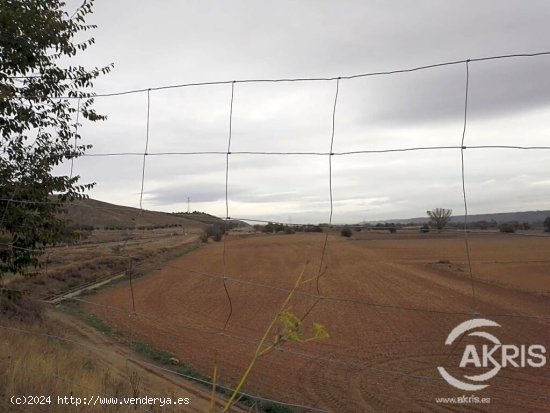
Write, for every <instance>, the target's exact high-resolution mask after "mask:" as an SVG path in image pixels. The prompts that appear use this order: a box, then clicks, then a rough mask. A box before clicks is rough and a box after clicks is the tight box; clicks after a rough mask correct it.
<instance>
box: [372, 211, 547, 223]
mask: <svg viewBox="0 0 550 413" xmlns="http://www.w3.org/2000/svg"><path fill="white" fill-rule="evenodd" d="M549 216H550V210H545V211H524V212H496V213H491V214H472V215H468V221H470V222H474V221H488V222H490V221H493V220H494V221H496V222H497V223H499V224H500V223H502V222H510V221H518V222H528V223H530V224H537V223H539V224H540V223H542V222H544V220H545V219H546V217H549ZM428 221H429V218H428V216H426V217H418V218H409V219H386V220H384V221H374V222H375V223H376V222H395V223H400V224H406V223H413V224H423V223H426V222H428ZM451 222H464V215H453V216H452V217H451Z"/></svg>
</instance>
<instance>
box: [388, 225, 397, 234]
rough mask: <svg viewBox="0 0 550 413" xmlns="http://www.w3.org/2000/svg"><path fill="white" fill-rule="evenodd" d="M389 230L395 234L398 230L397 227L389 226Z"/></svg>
mask: <svg viewBox="0 0 550 413" xmlns="http://www.w3.org/2000/svg"><path fill="white" fill-rule="evenodd" d="M388 231H390V234H395V233H396V232H397V228H396V227H389V228H388Z"/></svg>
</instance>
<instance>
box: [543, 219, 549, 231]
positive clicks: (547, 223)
mask: <svg viewBox="0 0 550 413" xmlns="http://www.w3.org/2000/svg"><path fill="white" fill-rule="evenodd" d="M544 231H546V232H550V217H546V219H545V220H544Z"/></svg>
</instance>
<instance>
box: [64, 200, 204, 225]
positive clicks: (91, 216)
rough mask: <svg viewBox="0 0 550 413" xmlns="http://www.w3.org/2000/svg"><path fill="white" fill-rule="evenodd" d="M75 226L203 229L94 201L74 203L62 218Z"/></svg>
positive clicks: (181, 219) (178, 218) (174, 218)
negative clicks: (177, 226)
mask: <svg viewBox="0 0 550 413" xmlns="http://www.w3.org/2000/svg"><path fill="white" fill-rule="evenodd" d="M63 216H64V217H65V218H66V219H67V220H68V221H69V222H70V223H71V224H73V225H76V226H91V227H94V228H134V227H147V226H153V227H162V226H171V225H174V226H175V225H179V226H183V227H185V228H204V227H206V225H205V224H204V223H202V222H199V221H197V220H193V219H189V218H184V217H181V216H176V215H172V214H168V213H166V212H157V211H147V210H140V209H138V208H132V207H127V206H121V205H115V204H110V203H108V202H103V201H97V200H95V199H82V200H77V201H74V202H72V203H71V204H70V206H69V207H68V208H67V214H64V215H63Z"/></svg>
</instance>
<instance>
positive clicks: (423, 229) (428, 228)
mask: <svg viewBox="0 0 550 413" xmlns="http://www.w3.org/2000/svg"><path fill="white" fill-rule="evenodd" d="M420 232H423V233H424V234H426V233H428V232H430V227H429V226H427V225H422V226H421V227H420Z"/></svg>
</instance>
